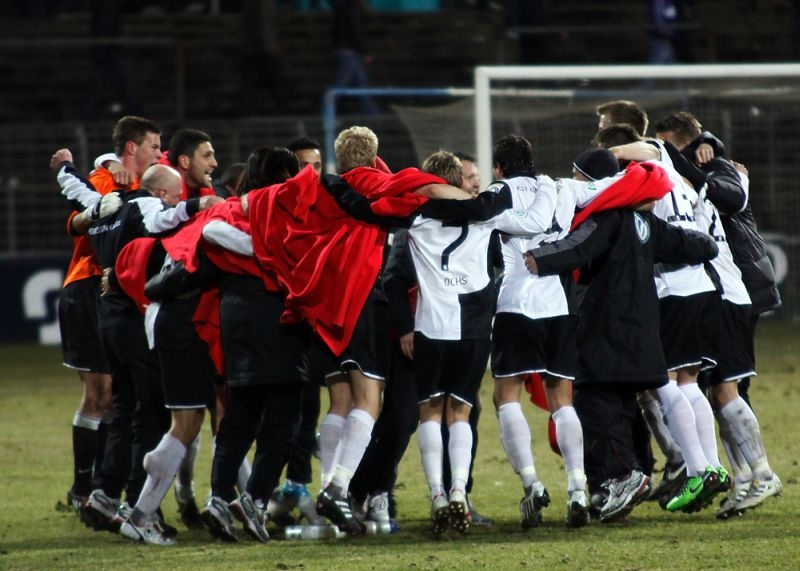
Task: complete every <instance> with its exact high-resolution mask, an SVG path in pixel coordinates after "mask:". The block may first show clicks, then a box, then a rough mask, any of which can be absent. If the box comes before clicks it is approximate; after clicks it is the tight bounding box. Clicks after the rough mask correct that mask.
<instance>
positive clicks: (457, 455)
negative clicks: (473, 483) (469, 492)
mask: <svg viewBox="0 0 800 571" xmlns="http://www.w3.org/2000/svg"><path fill="white" fill-rule="evenodd" d="M448 429H449V431H450V440H449V442H448V444H447V453H448V454H449V455H450V474H451V478H450V489H451V490H459V491H461V492H465V493H466V489H467V480H468V479H469V465H470V462H471V461H472V428H471V427H470V425H469V422H465V421H458V422H454V423H453V424H451V425H450V426H449V427H448Z"/></svg>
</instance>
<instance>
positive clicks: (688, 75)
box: [474, 63, 800, 181]
mask: <svg viewBox="0 0 800 571" xmlns="http://www.w3.org/2000/svg"><path fill="white" fill-rule="evenodd" d="M771 77H774V78H783V77H791V78H798V79H800V64H794V63H773V64H691V65H689V64H687V65H566V66H478V67H476V68H475V72H474V84H475V144H476V147H477V148H476V152H477V157H478V165H479V170H480V172H481V180H483V181H489V180H491V179H492V148H493V145H494V135H493V133H492V102H491V93H492V89H494V85H493V82H497V81H503V80H513V81H515V82H524V83H525V84H526V87H530V86H529V85H528V84H535V86H536V87H540V88H541V87H548V86H552V85H553V84H554V83H558V82H560V81H563V80H573V81H588V80H591V81H595V82H604V81H614V80H635V81H644V80H653V79H674V80H682V79H703V80H708V79H730V78H737V79H744V78H771ZM617 98H622V97H617Z"/></svg>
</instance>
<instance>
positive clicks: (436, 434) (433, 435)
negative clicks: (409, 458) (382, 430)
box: [417, 420, 444, 499]
mask: <svg viewBox="0 0 800 571" xmlns="http://www.w3.org/2000/svg"><path fill="white" fill-rule="evenodd" d="M417 441H418V442H419V452H420V455H421V456H422V471H423V472H425V478H426V479H427V480H428V489H429V490H430V491H431V499H433V498H434V497H436V496H437V495H439V494H442V493H444V484H443V483H442V461H443V460H442V459H443V455H444V443H443V442H442V425H441V424H440V423H438V422H435V421H433V420H428V421H426V422H423V423H421V424H420V425H419V428H418V429H417Z"/></svg>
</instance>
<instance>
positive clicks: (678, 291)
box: [653, 141, 716, 298]
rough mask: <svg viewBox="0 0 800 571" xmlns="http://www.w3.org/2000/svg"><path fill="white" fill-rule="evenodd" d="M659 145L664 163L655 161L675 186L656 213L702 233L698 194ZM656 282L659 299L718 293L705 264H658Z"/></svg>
mask: <svg viewBox="0 0 800 571" xmlns="http://www.w3.org/2000/svg"><path fill="white" fill-rule="evenodd" d="M657 144H658V149H659V151H661V160H660V161H655V162H656V164H658V166H660V167H662V168H663V169H664V170H665V171H666V172H667V175H668V176H669V178H670V180H671V181H672V183H673V185H674V186H673V188H672V190H671V191H669V192H668V193H667V194H666V195H664V197H663V198H661V199H660V200H658V201H657V202H656V205H655V208H654V209H653V214H655V215H656V216H658V217H659V218H661V219H662V220H664V221H666V222H668V223H669V224H672V225H673V226H677V227H679V228H684V229H688V230H696V231H700V232H702V230H701V229H700V228H699V226H698V225H697V223H696V222H695V219H694V207H695V205H696V204H697V202H698V201H699V196H698V194H697V192H695V190H694V188H692V186H691V185H689V184H688V183H687V182H686V181H685V180H684V179H683V177H682V176H681V175H680V174H678V172H677V171H676V170H675V167H674V166H673V165H672V160H671V159H670V158H669V155H668V154H667V151H666V149H664V146H663V144H661V143H660V142H658V141H657ZM655 279H656V289H657V290H658V297H659V298H664V297H667V296H670V295H675V296H680V297H686V296H690V295H695V294H698V293H704V292H709V291H715V290H716V287H714V282H712V281H711V278H710V277H709V276H708V274H707V273H706V271H705V268H703V265H702V264H695V265H685V264H682V265H679V266H675V265H668V264H656V268H655Z"/></svg>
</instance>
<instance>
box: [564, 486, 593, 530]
mask: <svg viewBox="0 0 800 571" xmlns="http://www.w3.org/2000/svg"><path fill="white" fill-rule="evenodd" d="M566 521H567V527H583V526H585V525H588V524H589V502H588V500H587V499H586V492H584V491H583V490H572V491H571V492H569V493H568V497H567V518H566Z"/></svg>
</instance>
